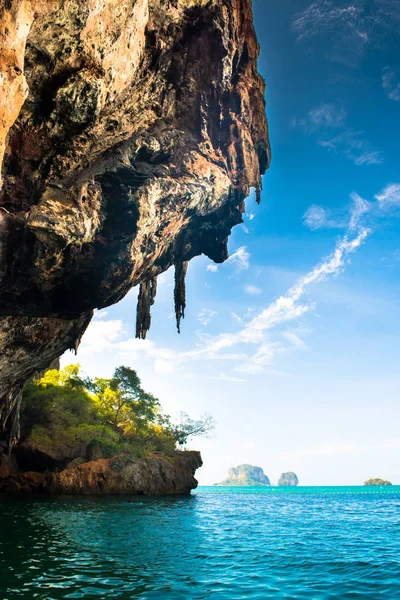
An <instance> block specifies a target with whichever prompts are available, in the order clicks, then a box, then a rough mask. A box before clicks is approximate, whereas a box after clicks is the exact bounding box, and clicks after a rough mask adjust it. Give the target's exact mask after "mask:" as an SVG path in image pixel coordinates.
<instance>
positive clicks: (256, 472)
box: [215, 464, 271, 486]
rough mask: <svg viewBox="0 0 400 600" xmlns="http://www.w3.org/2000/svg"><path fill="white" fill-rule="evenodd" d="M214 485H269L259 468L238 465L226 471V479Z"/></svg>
mask: <svg viewBox="0 0 400 600" xmlns="http://www.w3.org/2000/svg"><path fill="white" fill-rule="evenodd" d="M215 485H257V486H258V485H271V483H270V480H269V479H268V477H267V476H266V475H265V473H264V471H263V470H262V468H261V467H254V466H253V465H246V464H245V465H239V466H238V467H233V468H231V469H229V471H228V477H227V478H226V479H224V480H223V481H221V482H220V483H216V484H215Z"/></svg>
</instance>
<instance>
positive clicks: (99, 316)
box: [93, 310, 108, 319]
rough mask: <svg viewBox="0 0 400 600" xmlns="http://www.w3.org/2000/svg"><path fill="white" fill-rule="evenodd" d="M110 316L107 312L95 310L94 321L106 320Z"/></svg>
mask: <svg viewBox="0 0 400 600" xmlns="http://www.w3.org/2000/svg"><path fill="white" fill-rule="evenodd" d="M107 315H108V311H107V310H95V312H94V315H93V319H105V318H106V317H107Z"/></svg>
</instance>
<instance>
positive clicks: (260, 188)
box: [256, 185, 262, 204]
mask: <svg viewBox="0 0 400 600" xmlns="http://www.w3.org/2000/svg"><path fill="white" fill-rule="evenodd" d="M261 192H262V185H257V187H256V202H257V204H260V202H261Z"/></svg>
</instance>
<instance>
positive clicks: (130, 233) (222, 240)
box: [0, 0, 270, 440]
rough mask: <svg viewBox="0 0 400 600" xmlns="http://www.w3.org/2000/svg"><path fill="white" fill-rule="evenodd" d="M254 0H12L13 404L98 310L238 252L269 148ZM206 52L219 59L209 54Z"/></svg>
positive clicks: (8, 286) (6, 123) (8, 51)
mask: <svg viewBox="0 0 400 600" xmlns="http://www.w3.org/2000/svg"><path fill="white" fill-rule="evenodd" d="M258 52H259V48H258V44H257V40H256V37H255V34H254V29H253V24H252V11H251V1H250V0H209V1H205V0H174V2H169V1H167V0H135V1H132V0H109V1H108V2H102V1H100V2H98V1H97V0H96V1H94V0H89V1H88V2H80V1H78V0H63V1H61V0H35V1H33V0H7V1H5V0H0V77H1V78H2V95H1V98H0V164H1V161H2V158H3V155H4V160H3V164H2V168H1V178H2V189H1V192H0V327H1V330H0V394H1V396H0V414H1V418H0V420H1V426H2V427H3V429H5V430H6V432H7V436H8V438H9V439H10V440H12V439H14V438H15V437H17V435H18V423H17V420H18V419H17V412H18V411H17V407H18V394H19V389H20V387H21V385H22V384H23V383H24V381H25V380H26V379H27V378H28V377H30V376H31V375H32V374H33V373H34V372H35V371H42V370H43V369H45V368H46V367H47V366H48V365H49V364H50V362H51V361H52V360H53V359H54V358H56V357H58V356H60V355H61V354H62V353H63V352H64V351H65V350H66V349H68V348H71V347H72V348H76V347H77V345H78V343H79V339H80V337H81V336H82V334H83V332H84V331H85V329H86V327H87V325H88V324H89V322H90V318H91V315H92V310H93V309H94V308H103V307H106V306H109V305H111V304H114V303H115V302H118V301H119V300H120V299H121V298H123V297H124V296H125V294H126V293H127V292H128V291H129V290H130V289H131V288H132V287H133V286H135V285H139V284H140V285H141V286H142V287H141V293H140V295H139V311H138V319H137V335H138V336H139V337H145V336H146V333H147V330H148V328H149V326H150V307H151V305H152V303H153V301H154V298H155V290H156V284H155V281H156V278H157V275H159V274H160V273H162V272H163V271H165V270H166V269H168V268H169V267H170V266H172V265H175V266H176V270H177V271H176V272H177V276H176V288H175V306H176V316H177V324H178V329H179V326H180V320H181V318H182V317H183V316H184V309H185V304H186V294H185V287H184V277H185V273H186V268H187V262H188V261H190V259H191V258H193V257H194V256H197V255H200V254H202V253H204V254H206V255H207V256H209V257H210V258H211V259H212V260H214V261H216V262H222V261H224V260H225V259H226V258H227V256H228V252H227V239H228V236H229V234H230V231H231V228H232V227H233V226H234V225H236V224H238V223H240V222H241V221H242V213H243V211H244V202H243V201H244V199H245V197H246V196H247V195H248V193H249V190H250V187H251V186H254V187H255V188H256V190H257V194H258V197H259V190H260V188H261V176H262V174H263V173H264V172H265V170H266V169H267V167H268V165H269V161H270V149H269V142H268V131H267V123H266V117H265V103H264V82H263V80H262V78H261V77H260V75H259V74H258V73H257V57H258ZM205 57H206V59H205Z"/></svg>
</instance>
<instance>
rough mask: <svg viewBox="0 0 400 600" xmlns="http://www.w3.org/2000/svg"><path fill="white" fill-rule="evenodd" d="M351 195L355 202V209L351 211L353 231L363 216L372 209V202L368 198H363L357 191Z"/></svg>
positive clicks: (350, 224)
mask: <svg viewBox="0 0 400 600" xmlns="http://www.w3.org/2000/svg"><path fill="white" fill-rule="evenodd" d="M350 197H351V200H352V202H353V209H352V211H351V217H350V223H349V229H350V231H352V230H354V229H356V227H358V225H359V223H360V220H361V219H362V217H363V216H364V215H366V214H367V213H368V212H369V211H370V210H371V204H370V203H369V202H368V200H364V198H361V196H359V194H357V193H356V192H353V193H352V194H351V196H350Z"/></svg>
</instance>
